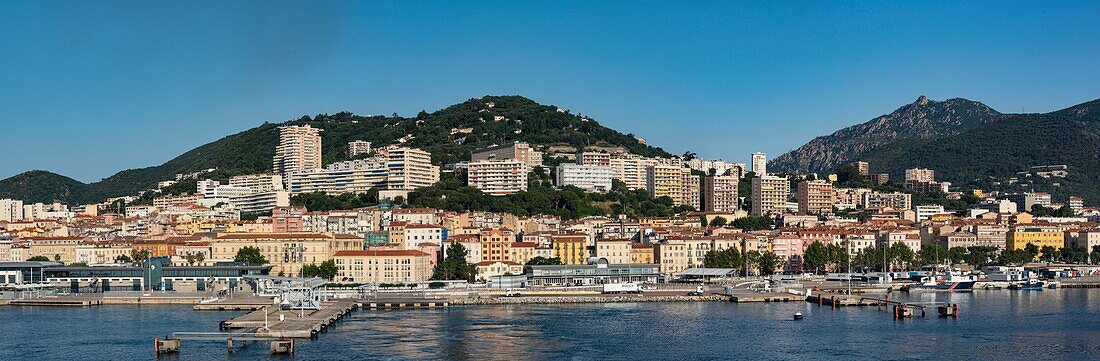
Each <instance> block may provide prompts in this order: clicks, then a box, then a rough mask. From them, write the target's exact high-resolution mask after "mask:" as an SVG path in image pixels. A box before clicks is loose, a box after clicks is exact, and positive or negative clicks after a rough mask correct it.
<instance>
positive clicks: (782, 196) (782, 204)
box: [752, 176, 791, 216]
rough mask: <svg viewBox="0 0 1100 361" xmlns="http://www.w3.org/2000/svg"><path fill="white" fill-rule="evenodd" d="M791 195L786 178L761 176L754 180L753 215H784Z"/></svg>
mask: <svg viewBox="0 0 1100 361" xmlns="http://www.w3.org/2000/svg"><path fill="white" fill-rule="evenodd" d="M790 193H791V186H790V181H789V180H788V179H787V178H786V177H776V176H760V177H756V178H753V179H752V215H754V216H763V215H775V214H782V213H783V212H785V211H786V210H787V197H788V196H789V195H790Z"/></svg>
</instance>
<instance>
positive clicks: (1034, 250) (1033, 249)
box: [1024, 242, 1039, 261]
mask: <svg viewBox="0 0 1100 361" xmlns="http://www.w3.org/2000/svg"><path fill="white" fill-rule="evenodd" d="M1024 251H1026V252H1027V254H1029V255H1031V259H1030V260H1029V261H1032V260H1035V257H1036V256H1038V255H1039V246H1036V245H1035V244H1033V243H1030V242H1028V244H1027V245H1026V246H1024Z"/></svg>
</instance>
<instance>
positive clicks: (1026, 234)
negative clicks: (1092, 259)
mask: <svg viewBox="0 0 1100 361" xmlns="http://www.w3.org/2000/svg"><path fill="white" fill-rule="evenodd" d="M1028 244H1034V245H1035V246H1036V247H1039V248H1043V247H1047V246H1049V247H1054V248H1055V249H1057V248H1062V247H1065V244H1066V240H1065V233H1064V232H1063V231H1062V228H1061V227H1058V226H1043V225H1035V224H1020V225H1017V226H1015V227H1012V229H1011V230H1010V231H1009V232H1008V237H1007V239H1006V241H1005V247H1006V249H1009V250H1017V249H1024V248H1026V247H1027V245H1028ZM1090 251H1091V250H1090Z"/></svg>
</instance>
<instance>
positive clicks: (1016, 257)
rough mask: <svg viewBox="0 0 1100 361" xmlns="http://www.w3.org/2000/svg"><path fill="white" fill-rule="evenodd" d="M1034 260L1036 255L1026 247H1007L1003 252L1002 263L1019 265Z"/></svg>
mask: <svg viewBox="0 0 1100 361" xmlns="http://www.w3.org/2000/svg"><path fill="white" fill-rule="evenodd" d="M1033 260H1035V256H1033V255H1032V254H1031V253H1030V252H1028V251H1027V250H1024V249H1006V250H1004V251H1003V252H1001V263H1002V264H1004V265H1006V266H1018V265H1022V264H1024V263H1028V262H1031V261H1033Z"/></svg>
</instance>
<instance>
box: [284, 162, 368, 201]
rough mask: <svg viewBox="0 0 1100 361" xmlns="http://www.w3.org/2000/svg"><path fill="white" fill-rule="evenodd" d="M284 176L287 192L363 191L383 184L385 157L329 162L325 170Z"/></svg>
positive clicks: (336, 192) (339, 192) (329, 192)
mask: <svg viewBox="0 0 1100 361" xmlns="http://www.w3.org/2000/svg"><path fill="white" fill-rule="evenodd" d="M286 179H287V182H286V183H287V190H288V191H289V192H290V194H301V193H314V192H322V193H327V194H343V193H364V192H366V191H368V190H370V189H372V188H383V187H385V186H386V184H387V181H388V179H389V170H388V168H387V162H386V160H385V159H383V158H367V159H357V160H351V161H346V162H338V163H332V164H329V165H328V167H326V168H325V169H315V170H312V171H305V172H295V173H290V174H288V175H287V177H286Z"/></svg>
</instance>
